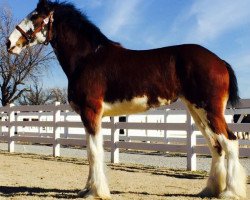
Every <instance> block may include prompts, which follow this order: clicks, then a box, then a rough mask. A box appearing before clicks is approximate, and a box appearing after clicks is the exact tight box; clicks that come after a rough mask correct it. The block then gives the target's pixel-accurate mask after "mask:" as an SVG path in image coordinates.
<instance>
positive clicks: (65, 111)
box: [0, 100, 250, 170]
mask: <svg viewBox="0 0 250 200" xmlns="http://www.w3.org/2000/svg"><path fill="white" fill-rule="evenodd" d="M234 114H240V115H241V116H244V115H246V114H250V100H242V101H241V104H240V105H239V106H238V107H237V108H235V109H227V110H226V113H225V115H226V118H227V121H228V122H229V123H228V125H229V128H230V129H231V130H232V131H234V132H248V131H249V132H250V123H232V116H233V115H234ZM241 119H242V117H241ZM102 127H103V134H104V147H105V148H110V150H111V162H113V163H118V162H119V149H130V150H145V151H161V152H176V153H186V154H187V169H188V170H196V154H210V153H209V149H208V147H207V146H206V142H205V141H204V138H203V137H202V136H201V134H200V132H199V131H198V130H197V128H196V126H195V124H194V122H193V120H192V118H191V116H190V114H189V113H188V112H187V111H186V108H185V106H184V105H183V104H181V103H180V102H177V103H174V104H171V105H170V106H167V107H164V108H160V109H157V110H150V111H148V112H146V113H143V114H140V115H131V116H127V120H126V122H119V120H118V117H111V118H104V119H103V123H102ZM121 129H122V130H123V133H124V134H120V133H119V131H118V130H121ZM0 141H4V142H8V151H9V152H14V151H15V143H16V142H28V143H32V144H33V143H35V144H51V145H53V155H54V156H60V147H61V145H66V146H81V147H84V146H86V140H85V132H84V129H83V125H82V122H81V120H80V117H79V116H78V115H77V114H76V113H74V112H72V110H71V108H70V107H69V106H68V105H60V104H59V103H56V104H55V105H46V106H14V105H9V106H6V107H2V108H0ZM240 156H243V157H250V141H249V140H240Z"/></svg>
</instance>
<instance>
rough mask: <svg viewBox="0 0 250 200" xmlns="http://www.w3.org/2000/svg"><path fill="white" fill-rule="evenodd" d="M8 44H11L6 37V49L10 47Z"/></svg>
mask: <svg viewBox="0 0 250 200" xmlns="http://www.w3.org/2000/svg"><path fill="white" fill-rule="evenodd" d="M10 45H11V42H10V40H9V39H8V40H7V42H6V46H7V49H9V48H10Z"/></svg>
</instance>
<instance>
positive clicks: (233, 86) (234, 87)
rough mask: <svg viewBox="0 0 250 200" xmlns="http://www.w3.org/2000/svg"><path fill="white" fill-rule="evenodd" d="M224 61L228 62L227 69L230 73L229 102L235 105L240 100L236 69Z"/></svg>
mask: <svg viewBox="0 0 250 200" xmlns="http://www.w3.org/2000/svg"><path fill="white" fill-rule="evenodd" d="M224 62H225V63H226V67H227V71H228V73H229V98H228V102H229V103H230V104H231V105H232V106H235V105H237V104H238V103H239V101H240V97H239V89H238V83H237V79H236V76H235V73H234V70H233V69H232V67H231V65H230V64H228V63H227V62H226V61H224Z"/></svg>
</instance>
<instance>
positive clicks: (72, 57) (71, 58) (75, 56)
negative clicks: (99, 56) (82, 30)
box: [51, 33, 93, 79]
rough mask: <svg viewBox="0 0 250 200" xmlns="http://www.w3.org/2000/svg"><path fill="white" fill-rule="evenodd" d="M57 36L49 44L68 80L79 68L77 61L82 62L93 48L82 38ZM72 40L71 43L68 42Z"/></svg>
mask: <svg viewBox="0 0 250 200" xmlns="http://www.w3.org/2000/svg"><path fill="white" fill-rule="evenodd" d="M67 34H69V33H65V34H64V35H59V36H57V37H56V38H55V39H53V41H52V42H51V45H52V47H53V49H54V52H55V54H56V56H57V59H58V61H59V63H60V65H61V67H62V69H63V71H64V72H65V74H66V76H67V77H68V79H70V78H71V76H72V75H73V73H74V71H75V69H76V68H77V67H79V66H77V65H79V60H81V61H84V59H85V58H86V56H87V55H89V54H90V53H91V52H92V51H93V48H92V47H91V44H90V43H89V42H88V41H87V40H86V39H84V38H79V39H78V38H77V36H74V35H67ZM70 38H73V41H71V42H70V41H69V40H70Z"/></svg>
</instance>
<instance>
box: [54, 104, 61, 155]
mask: <svg viewBox="0 0 250 200" xmlns="http://www.w3.org/2000/svg"><path fill="white" fill-rule="evenodd" d="M59 105H60V102H55V110H54V112H53V121H54V127H53V136H54V143H53V156H54V157H57V156H60V143H58V139H59V138H60V127H58V124H57V122H59V121H60V115H61V110H60V109H58V108H57V107H58V106H59Z"/></svg>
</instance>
